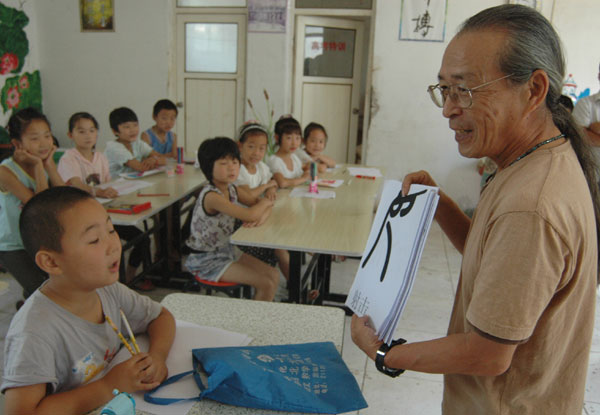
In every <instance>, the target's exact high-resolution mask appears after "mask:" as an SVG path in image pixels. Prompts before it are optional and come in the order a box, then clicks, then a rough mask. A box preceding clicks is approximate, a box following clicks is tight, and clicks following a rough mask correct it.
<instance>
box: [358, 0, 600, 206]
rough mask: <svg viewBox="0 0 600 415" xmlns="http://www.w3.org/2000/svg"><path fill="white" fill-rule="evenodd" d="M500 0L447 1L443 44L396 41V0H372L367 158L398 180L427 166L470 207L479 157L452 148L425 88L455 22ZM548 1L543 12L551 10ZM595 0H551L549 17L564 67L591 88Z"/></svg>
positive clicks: (598, 7)
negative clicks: (374, 10)
mask: <svg viewBox="0 0 600 415" xmlns="http://www.w3.org/2000/svg"><path fill="white" fill-rule="evenodd" d="M504 3H506V2H505V1H498V0H451V1H449V2H448V12H447V20H446V36H445V42H444V43H434V42H409V41H399V40H398V23H399V21H400V4H401V1H400V0H396V1H386V0H379V1H378V2H377V14H376V22H375V47H374V67H373V82H372V86H373V93H372V94H373V108H372V111H373V113H372V114H373V115H372V120H371V126H370V130H369V144H368V149H367V163H369V164H373V165H380V166H384V167H385V168H386V175H387V177H390V178H398V179H401V178H402V177H403V176H404V175H405V174H406V173H409V172H411V171H415V170H421V169H424V170H428V171H429V172H430V173H431V174H432V176H433V178H434V179H435V180H436V181H437V182H438V184H439V185H440V186H441V187H442V188H444V190H445V191H446V192H447V193H448V194H450V196H451V197H453V198H454V199H455V200H456V201H457V202H458V203H459V205H460V206H461V208H463V209H466V208H472V207H474V206H475V205H476V203H477V200H478V198H479V180H480V177H479V175H478V174H477V172H476V163H477V160H472V159H466V158H463V157H462V156H460V154H459V153H458V149H457V145H456V143H455V141H454V137H453V134H452V132H451V131H450V130H449V128H448V121H447V120H446V119H445V118H443V117H442V114H441V109H439V108H437V107H435V106H434V105H433V103H432V102H431V100H430V98H429V96H428V94H427V92H426V88H427V85H430V84H435V83H436V79H437V72H438V70H439V67H440V63H441V58H442V55H443V52H444V50H445V47H446V46H447V44H448V42H449V41H450V40H451V39H452V37H453V35H454V34H455V33H456V30H457V28H458V26H459V25H460V24H461V23H462V22H463V21H464V20H465V19H466V18H468V17H469V16H471V15H473V14H475V13H477V12H478V11H480V10H483V9H485V8H487V7H492V6H496V5H499V4H504ZM551 3H552V2H551V1H547V2H544V10H542V12H543V13H544V14H545V15H546V16H547V17H548V18H550V17H551V14H552V7H551ZM599 15H600V2H599V1H598V0H578V1H577V2H573V1H571V0H556V4H555V7H554V16H555V21H554V24H555V26H556V27H557V31H558V33H559V34H560V35H562V36H563V43H564V45H565V49H566V50H567V56H568V65H567V68H568V71H569V72H572V73H573V74H575V79H576V80H577V82H578V83H579V84H580V89H581V86H584V85H587V86H589V87H592V91H595V90H596V89H597V86H598V82H597V69H598V62H599V60H600V56H599V55H598V53H599V52H600V49H599V48H598V45H597V39H599V38H600V25H598V23H597V20H598V16H599Z"/></svg>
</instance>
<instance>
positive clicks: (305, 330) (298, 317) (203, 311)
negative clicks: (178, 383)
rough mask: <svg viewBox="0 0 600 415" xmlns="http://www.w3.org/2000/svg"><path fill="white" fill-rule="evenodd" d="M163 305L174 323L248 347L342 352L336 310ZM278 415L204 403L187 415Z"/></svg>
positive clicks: (219, 301)
mask: <svg viewBox="0 0 600 415" xmlns="http://www.w3.org/2000/svg"><path fill="white" fill-rule="evenodd" d="M162 305H164V306H165V307H166V308H168V309H169V311H171V313H173V315H174V316H175V318H176V319H179V320H184V321H189V322H191V323H196V324H201V325H204V326H212V327H219V328H222V329H225V330H231V331H235V332H239V333H245V334H247V335H249V336H251V337H252V338H253V339H254V340H253V341H252V343H250V344H251V345H256V346H260V345H269V344H293V343H308V342H322V341H331V342H333V343H334V344H335V346H336V348H337V349H338V351H339V352H340V353H341V352H342V346H343V340H344V324H345V319H344V312H343V311H342V310H341V309H338V308H331V307H315V306H306V305H298V304H285V303H269V302H264V301H249V300H238V299H234V298H223V297H210V296H204V295H202V296H201V295H193V294H170V295H167V296H166V297H165V298H164V299H163V301H162ZM298 328H301V329H300V330H298ZM190 357H191V354H190ZM281 413H282V412H276V411H266V410H260V409H249V408H240V407H237V406H229V405H224V404H221V403H218V402H214V401H209V400H205V401H201V402H197V403H195V404H194V406H193V408H192V409H191V411H190V412H189V415H200V414H202V415H206V414H222V415H229V414H232V415H233V414H243V415H253V414H274V415H276V414H281Z"/></svg>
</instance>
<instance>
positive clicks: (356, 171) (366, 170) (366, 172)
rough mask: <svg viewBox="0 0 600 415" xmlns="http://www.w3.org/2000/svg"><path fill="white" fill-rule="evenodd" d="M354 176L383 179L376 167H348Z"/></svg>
mask: <svg viewBox="0 0 600 415" xmlns="http://www.w3.org/2000/svg"><path fill="white" fill-rule="evenodd" d="M348 173H350V174H351V175H352V176H365V177H382V176H383V175H382V174H381V170H379V169H378V168H376V167H348Z"/></svg>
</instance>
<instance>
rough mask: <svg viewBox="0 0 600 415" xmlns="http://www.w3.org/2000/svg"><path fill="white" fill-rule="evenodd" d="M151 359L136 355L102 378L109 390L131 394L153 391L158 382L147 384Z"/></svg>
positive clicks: (144, 354) (146, 354)
mask: <svg viewBox="0 0 600 415" xmlns="http://www.w3.org/2000/svg"><path fill="white" fill-rule="evenodd" d="M152 364H153V361H152V357H151V356H150V355H149V354H148V353H138V354H136V355H135V356H132V357H131V358H130V359H129V360H126V361H124V362H123V363H119V364H118V365H116V366H115V367H114V368H112V370H111V371H110V372H108V373H107V374H106V376H104V378H102V381H104V382H105V384H106V385H107V386H108V387H109V388H110V390H113V389H115V388H116V389H118V390H119V391H120V392H128V393H133V392H136V391H140V390H150V389H154V388H155V387H157V386H158V385H160V382H158V381H153V382H147V381H146V379H147V377H148V369H149V368H150V367H151V366H152Z"/></svg>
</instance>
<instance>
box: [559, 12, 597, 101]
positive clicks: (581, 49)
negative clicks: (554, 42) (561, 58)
mask: <svg viewBox="0 0 600 415" xmlns="http://www.w3.org/2000/svg"><path fill="white" fill-rule="evenodd" d="M574 5H575V6H574ZM599 17H600V1H598V0H577V1H576V2H575V1H572V0H556V2H555V5H554V13H553V15H552V23H553V24H554V26H555V27H556V31H557V32H558V34H559V35H560V37H561V39H562V41H563V45H564V46H565V59H566V61H567V75H568V74H569V73H572V74H573V77H574V78H575V81H576V82H577V93H578V94H579V93H581V92H583V90H584V89H586V88H590V93H592V94H593V93H595V92H597V91H598V87H599V83H598V65H600V46H599V45H598V40H599V39H600V24H599V21H598V19H599Z"/></svg>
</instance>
